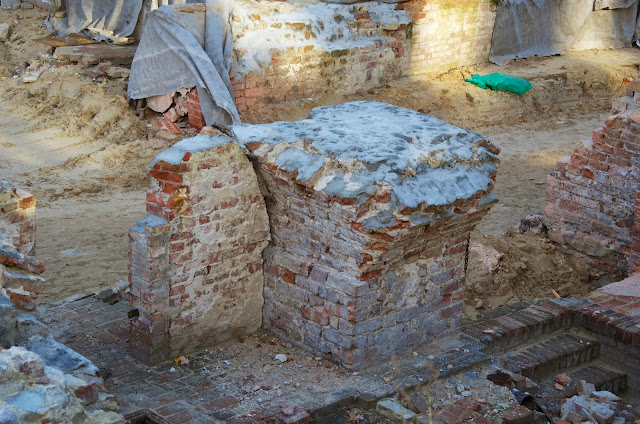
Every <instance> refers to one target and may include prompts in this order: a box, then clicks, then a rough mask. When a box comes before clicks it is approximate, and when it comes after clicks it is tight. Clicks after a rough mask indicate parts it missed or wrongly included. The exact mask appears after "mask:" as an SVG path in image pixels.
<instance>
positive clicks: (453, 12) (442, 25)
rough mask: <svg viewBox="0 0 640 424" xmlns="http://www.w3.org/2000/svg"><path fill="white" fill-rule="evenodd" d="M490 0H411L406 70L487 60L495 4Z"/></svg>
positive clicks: (429, 69) (404, 6) (407, 6)
mask: <svg viewBox="0 0 640 424" xmlns="http://www.w3.org/2000/svg"><path fill="white" fill-rule="evenodd" d="M495 3H496V2H495V1H492V0H411V1H408V2H406V3H400V4H399V5H398V7H399V8H400V9H403V10H406V11H407V12H409V13H410V15H411V22H412V31H411V35H412V36H411V44H410V47H409V49H408V51H407V54H408V58H407V59H408V61H409V64H408V74H409V75H420V74H424V73H426V72H432V71H439V70H448V69H452V68H456V67H458V66H463V65H473V64H476V63H483V62H487V61H488V60H489V51H490V50H491V37H492V36H493V26H494V23H495V20H496V13H497V8H496V5H495Z"/></svg>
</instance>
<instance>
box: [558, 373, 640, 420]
mask: <svg viewBox="0 0 640 424" xmlns="http://www.w3.org/2000/svg"><path fill="white" fill-rule="evenodd" d="M561 412H562V420H560V421H556V423H560V424H566V423H571V424H580V423H583V422H585V421H586V422H597V423H598V424H600V423H609V424H624V423H628V422H633V411H632V410H631V405H625V404H624V403H622V399H620V398H619V397H618V396H616V395H614V394H613V393H611V392H608V391H606V390H599V391H597V390H596V387H595V386H594V385H593V384H591V383H587V382H586V381H584V380H581V381H580V383H579V384H578V394H577V395H575V396H572V397H571V398H568V399H566V401H565V402H564V404H563V405H562V408H561ZM635 422H637V421H635Z"/></svg>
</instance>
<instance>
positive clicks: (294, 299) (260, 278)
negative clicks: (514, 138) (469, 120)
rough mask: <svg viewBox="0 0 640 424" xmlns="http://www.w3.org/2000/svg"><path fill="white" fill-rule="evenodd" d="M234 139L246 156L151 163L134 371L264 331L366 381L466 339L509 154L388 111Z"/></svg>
mask: <svg viewBox="0 0 640 424" xmlns="http://www.w3.org/2000/svg"><path fill="white" fill-rule="evenodd" d="M231 129H232V130H233V132H234V133H235V135H236V137H237V139H236V140H235V141H236V142H235V143H234V142H233V141H232V140H231V139H230V138H228V137H223V136H219V135H218V136H209V135H199V136H197V137H194V138H191V139H185V140H182V141H180V142H179V143H177V144H176V145H174V146H173V147H172V148H171V149H169V150H167V151H165V152H163V153H161V154H160V155H158V156H157V157H156V160H155V161H154V163H153V164H152V165H151V171H150V174H151V177H152V188H151V190H150V191H149V192H148V193H147V212H148V213H149V216H148V217H147V218H146V219H145V220H143V221H141V222H139V223H138V225H137V226H136V227H134V228H132V230H131V232H130V236H131V249H130V252H131V273H130V286H131V304H132V305H133V306H135V307H136V308H137V309H138V311H139V312H138V313H139V316H137V317H134V318H133V319H132V322H131V338H130V340H131V353H132V354H133V355H134V356H135V357H136V358H138V359H141V360H143V361H145V362H147V363H156V362H159V361H162V360H165V359H168V358H173V357H176V356H179V355H182V354H187V353H190V352H193V351H195V350H198V349H203V348H205V347H210V346H212V345H214V344H216V343H218V342H220V341H223V340H225V339H228V338H229V337H233V336H236V335H239V334H242V333H243V332H246V331H251V330H254V329H256V328H258V327H259V326H260V325H261V323H262V324H263V325H264V326H265V328H267V329H268V330H269V331H271V332H273V333H275V334H277V335H278V336H280V337H282V338H284V339H286V340H290V341H291V342H292V343H295V344H297V345H300V346H303V347H304V348H306V349H312V350H314V351H316V352H318V353H324V354H330V355H332V356H333V357H334V358H336V359H337V360H338V361H340V362H341V363H342V364H343V365H344V366H345V367H347V368H360V367H363V366H366V365H369V364H371V363H373V362H379V361H383V360H385V359H388V358H390V357H391V356H393V355H394V354H401V353H404V352H406V351H407V350H410V349H412V348H414V347H417V346H423V345H425V344H429V343H433V342H434V341H435V340H437V339H438V338H440V337H444V336H446V335H447V334H450V332H452V331H454V330H456V329H457V328H458V327H459V324H460V320H461V318H462V308H463V301H464V279H465V268H464V267H465V252H466V251H467V245H468V239H469V234H470V232H471V231H472V230H473V229H474V228H475V226H476V225H477V223H478V222H479V221H480V220H481V219H482V217H484V215H485V214H486V213H487V212H488V211H489V209H490V208H491V206H492V205H493V203H494V202H495V198H494V197H493V196H492V195H491V194H490V191H491V190H492V188H493V181H494V179H495V173H496V167H495V165H494V162H496V161H497V158H496V154H497V153H498V152H499V149H498V148H497V147H496V146H494V145H493V144H492V143H491V142H489V141H488V140H485V139H483V138H482V137H481V136H479V135H478V134H475V133H472V132H470V131H466V130H463V129H460V128H456V127H452V126H450V125H448V124H446V123H445V122H442V121H440V120H438V119H436V118H433V117H430V116H427V115H422V114H420V113H418V112H415V111H411V110H408V109H402V108H398V107H395V106H392V105H388V104H384V103H377V102H353V103H346V104H342V105H334V106H327V107H323V108H317V109H314V111H313V112H312V115H311V116H310V118H309V119H307V120H304V121H300V122H280V123H274V124H266V125H255V126H252V125H242V124H240V125H234V126H232V128H231ZM240 145H243V146H244V147H245V148H246V150H247V151H248V152H249V158H250V159H251V160H252V162H253V166H252V164H251V163H250V162H249V159H248V158H247V156H245V154H244V153H243V152H242V150H241V147H240ZM254 169H255V171H254ZM263 196H264V197H263ZM265 199H266V201H265ZM267 212H268V216H267ZM269 224H270V227H269ZM269 239H271V242H270V243H268V240H269ZM267 244H268V247H267ZM265 247H266V249H265ZM263 249H264V255H263V254H262V253H263ZM263 293H264V299H263Z"/></svg>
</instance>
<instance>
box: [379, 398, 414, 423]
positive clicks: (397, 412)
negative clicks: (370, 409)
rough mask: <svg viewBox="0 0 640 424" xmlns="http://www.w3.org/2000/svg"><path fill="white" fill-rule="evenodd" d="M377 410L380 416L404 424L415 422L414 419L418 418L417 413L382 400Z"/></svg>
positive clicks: (392, 402) (390, 401)
mask: <svg viewBox="0 0 640 424" xmlns="http://www.w3.org/2000/svg"><path fill="white" fill-rule="evenodd" d="M376 410H377V411H378V412H379V413H380V415H383V416H385V417H387V418H389V419H390V420H393V421H394V422H397V423H402V424H404V423H410V422H413V418H414V417H415V416H416V413H415V412H413V411H411V410H409V409H407V408H405V407H404V406H402V405H400V404H398V403H396V402H394V401H392V400H381V401H380V402H378V404H377V406H376Z"/></svg>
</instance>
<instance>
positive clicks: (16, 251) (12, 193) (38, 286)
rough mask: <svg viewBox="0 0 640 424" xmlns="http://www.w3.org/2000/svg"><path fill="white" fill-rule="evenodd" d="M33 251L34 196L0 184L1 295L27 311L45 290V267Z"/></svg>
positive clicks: (5, 182)
mask: <svg viewBox="0 0 640 424" xmlns="http://www.w3.org/2000/svg"><path fill="white" fill-rule="evenodd" d="M35 250H36V199H35V196H33V195H32V194H31V193H29V192H26V191H24V190H21V189H20V188H17V187H15V186H14V185H13V184H11V183H10V182H8V181H4V180H0V294H5V295H6V296H7V297H8V298H9V299H10V300H11V301H12V302H13V303H14V304H15V305H16V306H18V307H19V308H20V309H24V310H29V311H32V310H35V309H36V299H37V296H38V293H41V292H42V291H43V290H44V278H43V277H42V276H41V275H40V274H42V273H43V272H44V266H43V265H42V264H41V263H40V262H39V261H38V260H37V259H36V258H35V257H34V256H33V255H34V254H35Z"/></svg>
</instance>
